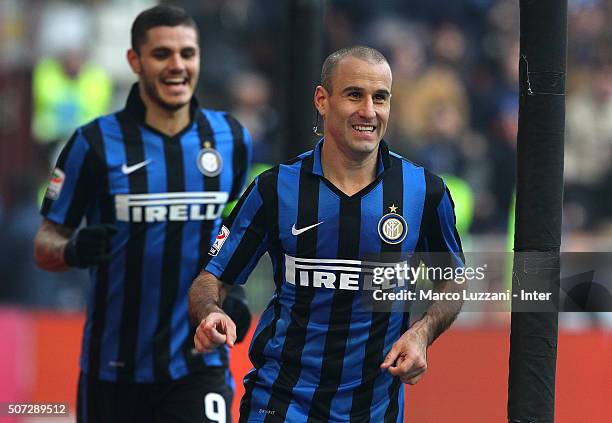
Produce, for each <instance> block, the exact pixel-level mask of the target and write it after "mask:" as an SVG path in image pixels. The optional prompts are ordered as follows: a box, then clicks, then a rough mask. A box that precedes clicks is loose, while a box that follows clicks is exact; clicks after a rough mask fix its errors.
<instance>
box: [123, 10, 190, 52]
mask: <svg viewBox="0 0 612 423" xmlns="http://www.w3.org/2000/svg"><path fill="white" fill-rule="evenodd" d="M179 25H183V26H188V27H190V28H193V29H195V31H196V34H197V35H198V42H199V38H200V35H199V33H198V27H197V25H196V23H195V21H194V20H193V18H192V17H191V16H190V15H189V14H188V13H187V12H185V11H184V10H183V9H181V8H180V7H176V6H168V5H163V4H162V5H159V6H154V7H151V8H150V9H147V10H144V11H142V12H140V14H139V15H138V16H136V19H135V20H134V23H133V24H132V49H133V50H134V51H135V52H136V53H139V54H140V46H141V45H143V44H144V43H145V42H146V41H147V31H148V30H149V29H151V28H155V27H158V26H179Z"/></svg>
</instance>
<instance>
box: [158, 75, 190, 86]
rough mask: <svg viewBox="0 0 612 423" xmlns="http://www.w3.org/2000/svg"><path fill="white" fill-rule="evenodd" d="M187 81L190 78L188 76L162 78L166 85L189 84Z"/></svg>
mask: <svg viewBox="0 0 612 423" xmlns="http://www.w3.org/2000/svg"><path fill="white" fill-rule="evenodd" d="M187 81H188V79H187V78H186V77H182V78H166V79H164V80H162V83H163V84H164V85H169V86H173V87H176V86H182V85H187Z"/></svg>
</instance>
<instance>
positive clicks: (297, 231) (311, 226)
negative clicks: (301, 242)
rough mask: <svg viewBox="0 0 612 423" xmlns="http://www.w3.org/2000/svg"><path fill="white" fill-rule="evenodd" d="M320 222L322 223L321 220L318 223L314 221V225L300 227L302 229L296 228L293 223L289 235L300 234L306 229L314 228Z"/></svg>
mask: <svg viewBox="0 0 612 423" xmlns="http://www.w3.org/2000/svg"><path fill="white" fill-rule="evenodd" d="M321 223H323V221H321V222H319V223H315V224H314V225H310V226H306V227H305V228H302V229H296V228H295V223H294V224H293V226H292V227H291V235H294V236H298V235H299V234H302V233H304V232H306V231H307V230H309V229H312V228H314V227H315V226H319V225H320V224H321Z"/></svg>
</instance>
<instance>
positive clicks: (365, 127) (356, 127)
mask: <svg viewBox="0 0 612 423" xmlns="http://www.w3.org/2000/svg"><path fill="white" fill-rule="evenodd" d="M353 129H354V130H355V131H358V132H366V133H372V132H374V130H375V129H376V126H374V125H353Z"/></svg>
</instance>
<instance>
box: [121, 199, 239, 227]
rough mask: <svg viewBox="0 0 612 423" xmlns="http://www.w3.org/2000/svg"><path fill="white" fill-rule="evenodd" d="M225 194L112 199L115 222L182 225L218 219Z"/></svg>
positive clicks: (225, 201)
mask: <svg viewBox="0 0 612 423" xmlns="http://www.w3.org/2000/svg"><path fill="white" fill-rule="evenodd" d="M228 197H229V194H228V193H227V192H165V193H156V194H119V195H116V196H115V210H116V213H117V220H120V221H123V222H136V223H138V222H166V221H171V222H185V221H188V220H215V219H217V218H219V217H220V216H221V213H222V212H223V208H224V207H225V203H227V200H228Z"/></svg>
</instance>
